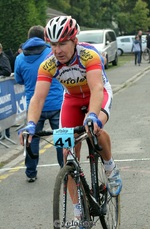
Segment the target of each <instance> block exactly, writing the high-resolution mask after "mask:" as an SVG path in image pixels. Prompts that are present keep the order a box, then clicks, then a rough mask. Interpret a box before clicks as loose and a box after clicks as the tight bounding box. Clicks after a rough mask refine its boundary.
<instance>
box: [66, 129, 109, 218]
mask: <svg viewBox="0 0 150 229" xmlns="http://www.w3.org/2000/svg"><path fill="white" fill-rule="evenodd" d="M85 139H86V142H87V146H88V153H89V155H88V158H89V161H90V170H91V173H90V174H91V188H92V189H90V187H89V185H88V183H87V180H86V177H85V175H84V173H83V170H82V168H81V166H80V164H79V161H78V160H77V158H76V156H75V149H74V148H72V149H70V150H69V151H68V156H67V162H66V165H71V166H72V167H73V169H74V178H75V181H76V186H77V192H78V201H79V204H80V211H81V195H80V185H81V182H82V184H83V187H84V190H85V193H86V196H87V198H88V201H89V204H90V207H91V206H92V208H91V211H92V215H93V216H100V215H101V214H105V212H106V203H107V191H106V195H105V201H104V203H103V204H102V205H101V203H100V198H99V191H100V187H99V181H98V159H99V158H101V157H100V155H99V154H98V153H97V152H96V151H95V150H94V148H93V145H92V143H91V141H90V139H89V138H88V137H87V134H86V133H84V134H82V135H80V136H79V137H76V138H75V142H76V144H77V143H79V142H82V141H83V140H85ZM64 187H66V185H64ZM64 193H66V192H64ZM64 203H66V200H64ZM63 209H64V219H65V207H64V208H63Z"/></svg>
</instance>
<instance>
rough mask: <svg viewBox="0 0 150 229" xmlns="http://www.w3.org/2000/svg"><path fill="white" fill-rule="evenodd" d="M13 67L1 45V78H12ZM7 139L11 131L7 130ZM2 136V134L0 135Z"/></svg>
mask: <svg viewBox="0 0 150 229" xmlns="http://www.w3.org/2000/svg"><path fill="white" fill-rule="evenodd" d="M11 72H12V70H11V65H10V62H9V59H8V57H7V56H6V55H5V53H4V52H3V46H2V44H1V43H0V76H10V75H11ZM5 135H6V137H8V138H9V137H10V129H9V128H8V129H6V130H5ZM0 136H1V133H0Z"/></svg>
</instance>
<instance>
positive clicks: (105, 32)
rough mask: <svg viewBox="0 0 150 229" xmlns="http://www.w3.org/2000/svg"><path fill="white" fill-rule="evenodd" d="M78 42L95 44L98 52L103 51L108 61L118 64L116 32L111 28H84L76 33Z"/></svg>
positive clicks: (106, 66)
mask: <svg viewBox="0 0 150 229" xmlns="http://www.w3.org/2000/svg"><path fill="white" fill-rule="evenodd" d="M77 37H78V40H79V42H87V43H90V44H92V45H94V46H95V48H97V50H98V51H99V52H100V53H105V56H106V58H107V64H106V65H105V68H106V69H107V68H108V63H112V64H113V65H117V64H118V50H117V39H116V34H115V32H114V31H113V30H111V29H100V30H84V31H80V33H79V34H78V35H77Z"/></svg>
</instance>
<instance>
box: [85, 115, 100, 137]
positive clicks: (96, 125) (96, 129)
mask: <svg viewBox="0 0 150 229" xmlns="http://www.w3.org/2000/svg"><path fill="white" fill-rule="evenodd" d="M89 119H91V120H92V121H93V124H94V134H98V133H99V132H100V129H102V128H103V125H102V122H101V121H100V120H99V119H98V117H97V115H96V114H95V113H93V112H91V113H89V114H88V115H87V116H86V118H85V120H84V125H85V128H86V131H87V132H88V127H87V123H88V120H89Z"/></svg>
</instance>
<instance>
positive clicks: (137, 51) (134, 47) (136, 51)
mask: <svg viewBox="0 0 150 229" xmlns="http://www.w3.org/2000/svg"><path fill="white" fill-rule="evenodd" d="M131 52H134V55H135V65H136V64H137V62H138V65H139V66H140V63H141V59H140V54H141V47H140V38H139V36H135V40H134V42H133V45H132V49H131Z"/></svg>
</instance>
